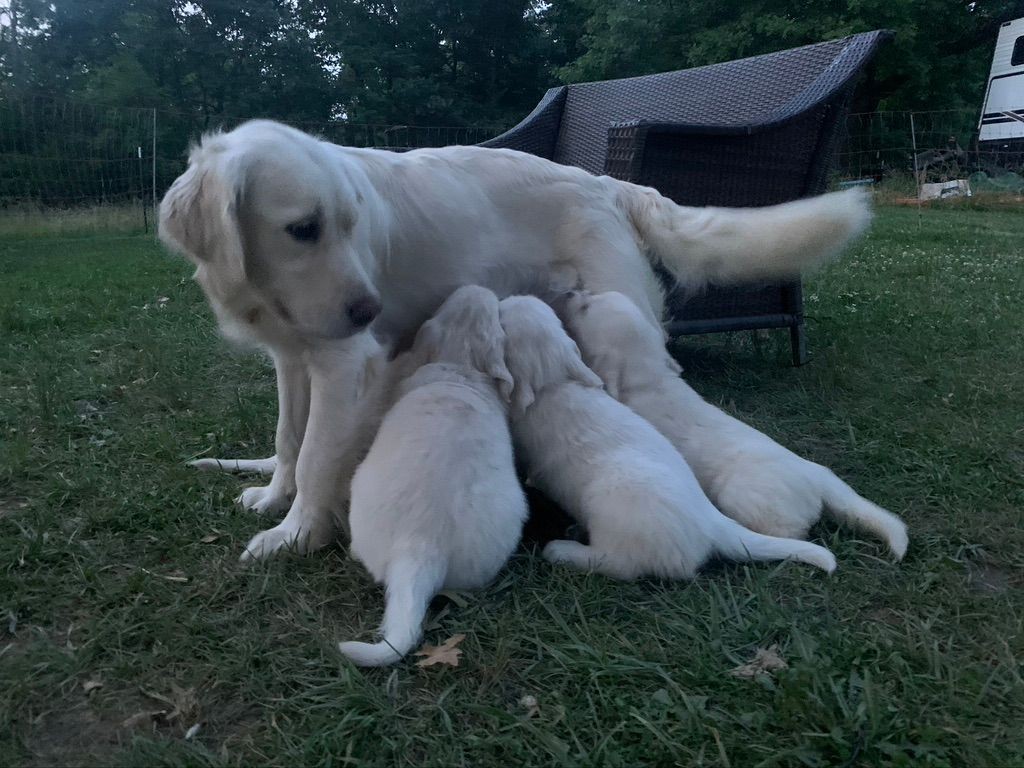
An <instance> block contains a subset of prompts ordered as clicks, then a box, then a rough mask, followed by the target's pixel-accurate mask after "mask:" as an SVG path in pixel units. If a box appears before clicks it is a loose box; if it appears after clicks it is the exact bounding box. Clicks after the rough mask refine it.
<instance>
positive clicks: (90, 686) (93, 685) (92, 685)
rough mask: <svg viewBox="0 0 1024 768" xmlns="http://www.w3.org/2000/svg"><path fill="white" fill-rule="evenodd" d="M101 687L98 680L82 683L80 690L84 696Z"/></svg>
mask: <svg viewBox="0 0 1024 768" xmlns="http://www.w3.org/2000/svg"><path fill="white" fill-rule="evenodd" d="M102 687H103V683H101V682H100V681H99V680H86V681H85V682H84V683H82V690H83V691H84V692H85V695H86V696H88V695H89V694H90V693H92V692H93V691H95V690H96V689H97V688H102Z"/></svg>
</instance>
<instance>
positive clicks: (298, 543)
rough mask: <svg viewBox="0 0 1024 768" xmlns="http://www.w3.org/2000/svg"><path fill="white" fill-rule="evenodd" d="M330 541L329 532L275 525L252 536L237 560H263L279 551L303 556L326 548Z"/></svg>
mask: <svg viewBox="0 0 1024 768" xmlns="http://www.w3.org/2000/svg"><path fill="white" fill-rule="evenodd" d="M330 541H331V532H330V531H310V530H306V529H302V528H293V527H291V526H285V525H277V526H274V527H273V528H268V529H267V530H265V531H260V532H259V533H257V534H256V535H255V536H253V537H252V539H251V540H250V541H249V543H248V544H246V545H245V551H244V552H243V553H242V556H241V557H240V558H239V559H240V560H241V561H242V562H243V563H245V562H249V561H250V560H263V559H265V558H268V557H271V556H272V555H274V554H276V553H278V552H281V551H288V552H295V553H297V554H300V555H305V554H308V553H310V552H314V551H316V550H318V549H321V548H322V547H325V546H327V545H328V544H329V543H330Z"/></svg>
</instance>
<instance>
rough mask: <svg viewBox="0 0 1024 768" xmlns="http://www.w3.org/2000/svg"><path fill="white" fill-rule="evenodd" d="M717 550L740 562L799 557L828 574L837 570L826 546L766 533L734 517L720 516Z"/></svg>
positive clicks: (834, 560)
mask: <svg viewBox="0 0 1024 768" xmlns="http://www.w3.org/2000/svg"><path fill="white" fill-rule="evenodd" d="M714 538H715V550H716V551H717V552H718V553H719V554H720V555H722V556H724V557H728V558H730V559H732V560H737V561H759V560H798V561H800V562H801V563H807V564H808V565H813V566H816V567H817V568H820V569H821V570H823V571H825V572H826V573H832V572H833V571H834V570H835V569H836V558H835V555H833V554H832V553H831V552H830V551H829V550H827V549H825V547H819V546H818V545H817V544H811V543H810V542H807V541H799V540H798V539H783V538H778V537H776V536H765V535H763V534H760V533H754V532H753V531H751V530H749V529H747V528H744V527H743V526H742V525H740V524H739V523H737V522H736V521H735V520H730V519H729V518H727V517H726V516H725V515H722V516H721V520H720V521H719V526H718V530H717V532H716V535H715V537H714Z"/></svg>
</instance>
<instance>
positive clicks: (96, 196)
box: [0, 95, 1022, 229]
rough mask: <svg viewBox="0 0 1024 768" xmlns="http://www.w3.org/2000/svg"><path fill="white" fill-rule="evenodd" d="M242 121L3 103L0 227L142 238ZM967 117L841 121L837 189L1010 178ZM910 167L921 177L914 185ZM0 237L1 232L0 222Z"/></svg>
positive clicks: (455, 132)
mask: <svg viewBox="0 0 1024 768" xmlns="http://www.w3.org/2000/svg"><path fill="white" fill-rule="evenodd" d="M245 119H246V118H242V117H229V116H222V117H217V118H211V117H208V116H203V115H198V114H194V113H187V112H173V111H166V110H154V109H144V108H132V107H115V106H108V105H104V104H97V103H90V102H84V101H74V100H67V99H59V98H54V97H49V96H43V95H33V96H26V97H19V98H10V97H8V98H4V99H2V100H0V218H2V217H3V215H4V214H5V213H10V212H12V211H19V210H20V211H24V210H28V209H31V210H33V211H36V212H37V213H38V212H42V213H43V214H44V215H45V212H47V211H61V210H69V209H76V208H84V207H95V206H118V207H120V208H133V209H135V210H137V213H138V217H137V218H138V224H139V226H140V227H141V228H144V229H149V228H150V227H151V225H152V221H151V217H152V211H153V209H154V207H155V204H156V201H157V200H159V198H160V196H161V195H162V194H163V193H164V191H166V189H167V187H168V186H169V185H170V183H171V182H172V181H173V180H174V179H175V178H176V177H177V176H178V175H179V174H180V173H181V172H182V171H183V170H184V169H185V165H186V162H187V151H188V147H189V144H190V142H194V141H195V140H196V139H198V138H199V137H200V136H201V135H202V134H203V133H205V132H207V131H211V130H216V129H224V130H229V129H231V128H233V127H234V126H236V125H238V124H239V123H241V122H243V121H244V120H245ZM977 123H978V114H977V112H976V111H974V110H945V111H932V112H874V113H870V114H854V115H851V116H850V117H849V120H848V122H847V126H846V133H845V137H844V140H843V141H842V143H841V146H840V149H839V151H838V154H837V157H836V178H837V179H838V180H860V179H870V180H873V181H879V180H882V179H884V178H887V177H890V176H901V175H902V176H903V177H905V178H907V179H908V180H909V181H910V182H911V183H915V182H916V183H917V184H921V183H924V182H927V181H945V180H949V179H955V178H963V177H966V176H967V175H968V174H971V173H978V172H984V173H988V174H991V175H994V174H1005V173H1007V172H1011V173H1012V172H1019V171H1020V170H1021V164H1022V163H1021V158H1020V156H1019V155H1020V152H1019V151H1018V152H1017V153H1016V155H1015V154H1014V153H1013V152H1008V151H1004V150H1002V149H1000V148H998V147H996V148H987V147H982V148H979V146H978V143H977ZM295 125H296V127H297V128H300V129H302V130H305V131H308V132H310V133H314V134H317V135H320V136H322V137H323V138H325V139H327V140H328V141H332V142H335V143H338V144H345V145H348V146H355V147H375V148H382V149H390V150H396V151H401V150H406V149H412V148H418V147H440V146H448V145H452V144H476V143H479V142H481V141H484V140H485V139H488V138H490V137H492V136H494V135H496V134H497V133H500V132H501V130H503V127H502V126H490V127H489V126H482V127H455V126H413V125H362V124H353V123H348V122H343V121H336V122H327V123H297V124H295ZM915 161H916V166H917V168H918V173H917V174H916V177H915V175H914V169H915ZM0 227H2V221H0Z"/></svg>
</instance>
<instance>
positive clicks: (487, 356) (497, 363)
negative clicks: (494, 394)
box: [473, 299, 515, 402]
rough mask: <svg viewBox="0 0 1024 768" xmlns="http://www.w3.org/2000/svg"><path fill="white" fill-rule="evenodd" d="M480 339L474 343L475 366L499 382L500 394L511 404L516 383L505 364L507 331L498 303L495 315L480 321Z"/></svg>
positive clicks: (495, 304) (478, 327)
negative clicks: (499, 316)
mask: <svg viewBox="0 0 1024 768" xmlns="http://www.w3.org/2000/svg"><path fill="white" fill-rule="evenodd" d="M477 330H478V332H479V333H480V337H479V338H477V339H476V340H475V342H474V348H473V358H474V359H473V365H474V367H475V368H476V369H477V370H478V371H482V372H483V373H486V374H487V375H488V376H490V377H491V378H492V379H494V380H495V382H497V385H498V393H499V394H500V395H501V396H502V398H504V400H505V401H506V402H511V399H512V390H513V389H514V388H515V382H514V381H513V380H512V374H511V373H510V372H509V370H508V366H507V365H506V363H505V331H504V329H502V327H501V323H500V322H499V321H498V302H497V299H495V300H494V306H493V314H492V316H490V317H488V318H486V320H481V321H479V325H478V326H477Z"/></svg>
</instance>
